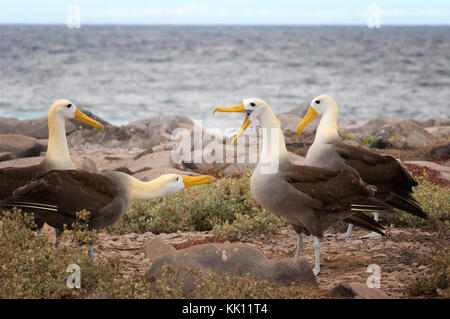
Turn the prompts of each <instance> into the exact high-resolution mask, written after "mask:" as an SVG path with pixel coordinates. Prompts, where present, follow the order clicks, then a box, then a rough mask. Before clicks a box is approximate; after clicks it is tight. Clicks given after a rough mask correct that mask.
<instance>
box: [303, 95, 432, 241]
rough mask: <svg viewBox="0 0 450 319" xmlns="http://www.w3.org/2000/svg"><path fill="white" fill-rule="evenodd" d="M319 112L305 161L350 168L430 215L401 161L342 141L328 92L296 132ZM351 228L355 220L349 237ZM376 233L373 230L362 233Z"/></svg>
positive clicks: (382, 195)
mask: <svg viewBox="0 0 450 319" xmlns="http://www.w3.org/2000/svg"><path fill="white" fill-rule="evenodd" d="M318 115H322V118H321V119H320V123H319V126H318V127H317V132H316V137H315V139H314V143H313V144H312V146H311V147H310V148H309V150H308V153H307V155H306V159H305V164H306V165H311V166H319V167H327V168H333V169H343V170H348V171H351V172H353V173H354V174H357V175H358V176H360V177H361V178H362V179H363V180H364V182H366V183H367V184H370V185H374V186H376V188H377V189H378V192H377V194H376V196H377V198H378V199H380V200H382V201H384V202H386V203H388V204H389V205H391V206H392V207H395V208H397V209H400V210H403V211H405V212H407V213H410V214H413V215H416V216H419V217H422V218H427V215H426V213H425V212H424V211H423V210H422V208H421V207H420V204H419V203H418V202H417V200H416V199H415V198H414V197H413V196H412V187H414V186H416V185H417V182H416V180H414V178H413V177H412V176H411V174H409V172H408V170H407V169H406V168H405V167H404V166H403V165H402V164H401V163H400V162H399V161H397V160H396V159H395V158H393V157H391V156H386V155H380V154H378V153H375V152H371V151H369V150H367V149H365V148H362V147H356V146H351V145H348V144H345V143H343V142H342V140H341V138H340V137H339V134H338V126H337V117H338V106H337V104H336V102H335V101H334V100H333V99H332V98H331V97H329V96H328V95H320V96H318V97H316V98H315V99H313V100H312V102H311V105H310V108H309V110H308V112H307V113H306V115H305V117H304V118H303V119H302V121H301V122H300V123H299V124H298V126H297V128H296V131H297V134H300V133H301V132H302V130H303V129H304V128H305V127H306V126H307V125H308V123H310V122H311V121H312V120H313V119H314V118H315V117H316V116H318ZM374 215H375V219H376V220H378V212H374ZM351 231H352V224H350V225H349V228H348V230H347V234H346V237H350V235H351ZM377 235H378V234H374V233H371V234H369V235H366V236H363V237H364V238H370V237H376V236H377Z"/></svg>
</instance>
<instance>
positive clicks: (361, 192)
mask: <svg viewBox="0 0 450 319" xmlns="http://www.w3.org/2000/svg"><path fill="white" fill-rule="evenodd" d="M214 112H241V113H246V114H247V116H246V120H245V121H244V124H243V125H242V127H241V130H240V132H239V133H238V135H237V136H236V137H235V139H234V140H233V143H235V142H236V140H237V139H238V138H239V136H240V135H241V134H242V133H243V132H244V131H245V129H246V128H247V127H248V126H249V125H250V124H251V123H252V122H253V121H255V120H258V121H259V124H260V125H261V126H262V129H263V145H262V149H261V156H260V160H259V162H258V165H257V167H256V169H255V171H254V172H253V175H252V177H251V182H250V188H251V192H252V195H253V196H254V198H255V200H256V201H257V202H258V203H259V204H260V205H261V206H262V207H263V208H265V209H267V210H269V211H271V212H272V213H275V214H277V215H279V216H281V217H284V218H286V219H287V221H288V222H289V223H291V224H292V225H293V226H294V229H295V231H296V232H297V233H298V246H297V253H296V257H298V256H299V255H300V251H301V247H302V245H303V237H302V234H303V233H305V234H306V235H313V236H314V248H315V265H314V268H313V271H314V274H316V275H317V274H318V273H319V272H320V243H319V239H318V237H322V236H323V232H324V230H326V229H327V228H328V227H330V226H331V225H333V224H335V223H337V222H338V221H341V220H344V221H348V222H352V223H354V224H357V225H359V226H362V227H365V228H367V229H370V230H373V231H376V232H379V233H382V227H381V226H380V225H379V224H378V223H377V222H376V221H374V220H373V219H372V218H370V217H368V216H367V215H365V214H364V213H363V211H367V210H370V209H372V208H376V209H379V210H386V211H389V210H391V207H390V206H389V205H386V204H385V203H383V202H381V201H379V200H377V199H376V198H375V194H376V189H375V188H374V187H372V186H369V185H367V184H365V183H364V182H363V181H362V180H361V179H360V178H359V177H357V176H355V175H354V174H353V173H351V172H348V171H344V170H334V169H328V168H320V167H310V166H303V165H296V164H294V163H292V162H291V160H290V159H289V156H288V152H287V150H286V145H285V142H284V136H283V133H282V131H281V129H280V121H279V120H278V119H277V118H276V117H275V114H274V113H273V111H272V109H271V108H270V106H269V105H267V104H266V103H265V102H264V101H263V100H261V99H256V98H253V99H246V100H244V101H243V104H240V105H237V106H234V107H231V108H224V107H218V108H215V109H214Z"/></svg>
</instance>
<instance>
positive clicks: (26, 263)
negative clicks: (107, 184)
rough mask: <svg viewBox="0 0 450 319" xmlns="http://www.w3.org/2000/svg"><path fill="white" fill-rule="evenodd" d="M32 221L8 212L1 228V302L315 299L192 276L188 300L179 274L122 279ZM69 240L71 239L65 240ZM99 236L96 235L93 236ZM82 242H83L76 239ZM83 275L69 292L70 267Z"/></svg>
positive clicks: (113, 266)
mask: <svg viewBox="0 0 450 319" xmlns="http://www.w3.org/2000/svg"><path fill="white" fill-rule="evenodd" d="M32 221H33V218H32V216H30V215H27V214H22V212H21V211H19V210H14V211H11V212H5V216H4V218H3V219H2V221H1V222H0V246H1V247H2V249H1V250H0V269H1V271H0V298H184V297H189V298H227V299H231V298H314V297H318V296H319V294H318V291H317V289H314V288H309V287H299V286H281V285H277V284H275V283H272V282H267V281H259V280H254V279H253V278H250V277H248V276H247V277H232V276H219V275H218V274H215V273H209V274H204V273H202V272H201V271H199V270H190V272H191V274H192V275H193V276H194V280H195V288H194V290H193V291H192V292H191V293H190V294H189V295H188V296H187V295H184V294H183V290H182V285H181V284H180V282H177V280H176V278H178V277H179V274H178V270H175V269H173V268H170V267H165V268H164V271H163V275H162V277H161V279H159V280H154V279H146V278H144V277H142V276H140V275H137V274H132V275H129V274H123V273H121V270H122V269H124V267H125V266H126V261H125V260H123V259H121V258H118V257H116V258H101V259H100V260H99V261H95V262H92V261H91V260H90V258H89V256H88V255H87V252H86V249H85V246H81V247H80V246H78V245H76V243H73V242H72V244H71V245H64V244H62V245H60V246H59V247H58V248H55V247H54V245H53V244H52V243H50V242H49V241H48V239H47V238H46V237H44V236H36V234H35V232H34V231H32V230H31V229H30V228H29V226H30V225H31V224H32V223H33V222H32ZM64 235H65V236H70V233H67V234H64ZM90 236H95V234H90ZM73 238H75V237H73ZM77 238H78V237H77ZM71 264H76V265H78V266H79V267H80V270H81V287H80V288H79V289H77V288H73V289H71V288H68V287H67V284H66V282H67V279H68V277H69V276H70V275H71V272H68V271H67V269H68V266H69V265H71Z"/></svg>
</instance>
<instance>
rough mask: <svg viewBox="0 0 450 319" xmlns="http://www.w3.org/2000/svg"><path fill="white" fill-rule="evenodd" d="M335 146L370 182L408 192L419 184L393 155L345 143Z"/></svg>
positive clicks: (348, 163)
mask: <svg viewBox="0 0 450 319" xmlns="http://www.w3.org/2000/svg"><path fill="white" fill-rule="evenodd" d="M334 148H335V151H336V152H337V153H338V154H339V155H340V156H341V157H342V158H343V159H344V160H345V162H346V164H347V165H349V166H351V167H353V168H354V169H355V170H357V171H358V173H359V175H360V176H361V178H362V179H363V180H364V181H365V182H366V183H368V184H371V185H376V186H382V185H391V186H396V187H400V188H402V189H404V190H405V191H408V192H412V187H413V186H416V185H417V181H416V180H415V179H414V178H413V177H412V176H411V174H409V172H408V171H407V170H406V168H405V167H404V166H403V165H402V164H400V162H399V161H397V160H396V159H395V158H393V157H392V156H387V155H381V154H378V153H375V152H371V151H369V150H366V149H364V148H362V147H355V146H351V145H347V144H344V143H338V144H335V145H334Z"/></svg>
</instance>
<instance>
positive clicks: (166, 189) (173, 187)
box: [156, 174, 213, 195]
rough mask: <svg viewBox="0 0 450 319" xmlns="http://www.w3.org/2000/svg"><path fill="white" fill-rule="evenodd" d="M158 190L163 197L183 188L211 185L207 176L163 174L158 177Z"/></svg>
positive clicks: (210, 180) (210, 179)
mask: <svg viewBox="0 0 450 319" xmlns="http://www.w3.org/2000/svg"><path fill="white" fill-rule="evenodd" d="M156 180H158V184H159V187H160V190H161V192H162V193H163V194H165V195H170V194H174V193H176V192H178V191H180V190H182V189H184V188H188V187H192V186H198V185H203V184H210V183H212V181H213V179H212V177H211V176H209V175H201V176H183V175H178V174H164V175H161V176H160V177H158V178H157V179H156Z"/></svg>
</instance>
